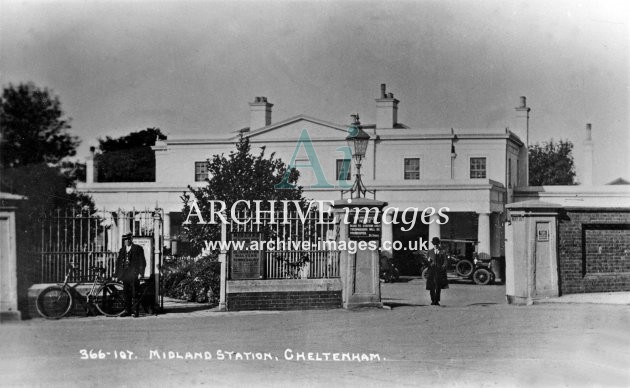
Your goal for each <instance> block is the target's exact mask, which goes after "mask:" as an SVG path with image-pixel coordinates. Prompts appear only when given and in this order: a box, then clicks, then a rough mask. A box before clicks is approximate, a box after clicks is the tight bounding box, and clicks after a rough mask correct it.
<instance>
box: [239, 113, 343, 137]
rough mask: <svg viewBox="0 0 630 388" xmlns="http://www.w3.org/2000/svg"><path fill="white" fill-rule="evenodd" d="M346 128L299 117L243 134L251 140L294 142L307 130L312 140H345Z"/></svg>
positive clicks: (312, 118)
mask: <svg viewBox="0 0 630 388" xmlns="http://www.w3.org/2000/svg"><path fill="white" fill-rule="evenodd" d="M346 128H347V127H346V126H344V125H339V124H334V123H331V122H328V121H325V120H320V119H316V118H314V117H309V116H306V115H298V116H294V117H291V118H288V119H286V120H283V121H280V122H278V123H274V124H271V125H268V126H266V127H263V128H260V129H256V130H254V131H251V132H245V133H243V136H245V137H248V138H250V140H254V141H261V140H269V141H273V140H292V139H297V138H298V137H299V136H300V134H301V133H302V131H303V130H307V131H308V133H309V136H310V138H311V139H330V140H334V139H339V140H344V139H345V137H346V135H347V130H346Z"/></svg>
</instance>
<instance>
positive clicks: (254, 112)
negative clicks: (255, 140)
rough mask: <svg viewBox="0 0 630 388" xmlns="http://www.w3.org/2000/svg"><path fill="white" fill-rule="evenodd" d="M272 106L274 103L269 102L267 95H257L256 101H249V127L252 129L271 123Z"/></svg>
mask: <svg viewBox="0 0 630 388" xmlns="http://www.w3.org/2000/svg"><path fill="white" fill-rule="evenodd" d="M271 107H273V104H272V103H269V102H267V97H255V98H254V102H250V103H249V114H250V116H249V117H250V118H249V129H250V130H251V131H253V130H255V129H258V128H262V127H266V126H267V125H270V124H271Z"/></svg>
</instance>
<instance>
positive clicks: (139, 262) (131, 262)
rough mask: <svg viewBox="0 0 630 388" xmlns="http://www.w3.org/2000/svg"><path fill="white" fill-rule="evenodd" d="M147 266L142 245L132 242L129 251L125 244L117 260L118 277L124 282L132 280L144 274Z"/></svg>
mask: <svg viewBox="0 0 630 388" xmlns="http://www.w3.org/2000/svg"><path fill="white" fill-rule="evenodd" d="M146 266H147V262H146V260H145V259H144V250H143V249H142V247H141V246H140V245H136V244H131V250H130V251H129V253H127V246H123V247H122V248H120V251H119V252H118V259H117V260H116V277H117V278H118V279H120V280H121V281H123V282H131V281H133V280H136V279H138V275H139V274H142V275H144V268H145V267H146Z"/></svg>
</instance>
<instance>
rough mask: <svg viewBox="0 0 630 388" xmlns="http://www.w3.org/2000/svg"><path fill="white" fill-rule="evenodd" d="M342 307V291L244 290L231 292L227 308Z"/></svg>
mask: <svg viewBox="0 0 630 388" xmlns="http://www.w3.org/2000/svg"><path fill="white" fill-rule="evenodd" d="M340 307H341V291H284V292H243V293H235V294H229V295H228V298H227V308H228V310H229V311H238V310H305V309H333V308H340Z"/></svg>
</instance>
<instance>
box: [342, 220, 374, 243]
mask: <svg viewBox="0 0 630 388" xmlns="http://www.w3.org/2000/svg"><path fill="white" fill-rule="evenodd" d="M348 231H349V237H350V240H365V241H372V240H376V241H380V240H381V224H372V223H366V224H362V223H354V224H350V225H348Z"/></svg>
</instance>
